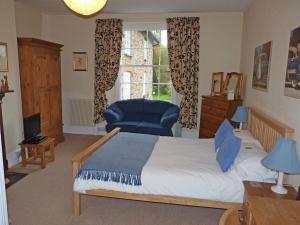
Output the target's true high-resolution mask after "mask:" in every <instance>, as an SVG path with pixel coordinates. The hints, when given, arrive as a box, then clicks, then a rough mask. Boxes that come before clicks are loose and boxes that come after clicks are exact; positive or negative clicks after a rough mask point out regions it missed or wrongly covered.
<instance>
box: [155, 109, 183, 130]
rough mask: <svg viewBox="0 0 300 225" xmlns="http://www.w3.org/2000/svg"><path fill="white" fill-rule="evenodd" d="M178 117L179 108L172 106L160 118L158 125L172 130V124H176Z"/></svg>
mask: <svg viewBox="0 0 300 225" xmlns="http://www.w3.org/2000/svg"><path fill="white" fill-rule="evenodd" d="M178 117H179V108H178V107H177V106H173V107H171V108H169V109H168V110H167V111H166V112H165V113H164V114H163V115H162V117H161V119H160V125H161V126H162V127H166V128H172V126H173V125H174V123H176V122H177V120H178Z"/></svg>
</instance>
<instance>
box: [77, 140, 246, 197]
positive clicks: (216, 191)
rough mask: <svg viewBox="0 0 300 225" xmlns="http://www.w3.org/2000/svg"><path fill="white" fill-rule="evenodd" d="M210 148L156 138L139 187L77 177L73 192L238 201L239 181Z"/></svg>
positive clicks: (200, 142) (211, 143)
mask: <svg viewBox="0 0 300 225" xmlns="http://www.w3.org/2000/svg"><path fill="white" fill-rule="evenodd" d="M213 149H214V139H186V138H174V137H160V138H159V140H158V142H157V143H156V145H155V147H154V150H153V153H152V155H151V156H150V158H149V160H148V162H147V163H146V165H145V166H144V168H143V171H142V178H141V179H142V185H141V186H131V185H125V184H120V183H115V182H103V181H98V180H88V181H87V180H82V179H80V178H77V179H75V181H74V191H77V192H81V193H84V192H85V191H86V190H92V189H107V190H114V191H121V192H129V193H140V194H155V195H169V196H180V197H191V198H199V199H207V200H216V201H223V202H242V201H243V194H244V189H243V184H242V179H241V178H240V177H239V175H238V174H237V172H236V171H235V170H234V169H233V170H229V171H228V172H226V173H223V172H222V171H221V169H220V167H219V165H218V163H217V161H216V153H215V152H214V150H213Z"/></svg>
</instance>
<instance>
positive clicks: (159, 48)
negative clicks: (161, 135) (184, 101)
mask: <svg viewBox="0 0 300 225" xmlns="http://www.w3.org/2000/svg"><path fill="white" fill-rule="evenodd" d="M128 37H130V47H128V46H129V45H128V40H123V42H122V44H123V46H122V52H121V63H120V71H119V78H118V83H119V88H118V89H119V92H120V99H130V98H147V99H157V100H165V101H171V78H170V69H169V55H168V48H167V31H166V30H146V31H136V30H131V31H124V34H123V39H126V38H128ZM128 52H130V55H129V54H128ZM128 74H129V75H128ZM128 76H129V77H130V78H128Z"/></svg>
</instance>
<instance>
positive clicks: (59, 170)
mask: <svg viewBox="0 0 300 225" xmlns="http://www.w3.org/2000/svg"><path fill="white" fill-rule="evenodd" d="M65 139H66V140H65V142H64V143H62V144H60V145H58V146H57V148H56V156H57V157H56V161H55V162H52V163H50V164H48V165H47V167H46V169H43V170H41V169H40V168H39V167H36V166H33V167H35V168H33V167H31V168H26V169H27V170H30V172H31V173H30V174H29V175H28V176H26V177H25V178H23V179H22V180H21V181H19V182H18V183H16V184H14V185H13V186H12V187H10V188H9V189H8V190H7V194H8V209H9V216H10V218H11V220H12V224H13V225H148V224H149V225H158V224H165V225H216V224H218V221H219V218H220V216H221V214H222V213H223V210H217V209H207V208H198V207H187V206H176V205H165V204H155V203H145V202H135V201H128V200H117V199H109V198H99V197H88V196H84V197H83V198H82V214H81V216H80V217H75V216H74V215H73V202H72V200H73V199H72V167H71V161H70V159H71V157H72V156H73V155H74V154H76V153H78V152H80V151H81V150H82V149H83V148H84V147H86V146H88V145H90V144H91V143H93V142H94V141H95V140H96V139H97V137H95V136H87V135H70V134H66V135H65ZM16 170H18V169H16ZM19 170H23V169H22V168H19Z"/></svg>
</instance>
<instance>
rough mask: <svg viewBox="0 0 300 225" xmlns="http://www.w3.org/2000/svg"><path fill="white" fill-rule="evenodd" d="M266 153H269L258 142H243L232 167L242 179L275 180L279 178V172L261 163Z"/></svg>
mask: <svg viewBox="0 0 300 225" xmlns="http://www.w3.org/2000/svg"><path fill="white" fill-rule="evenodd" d="M266 155H267V153H266V152H265V151H264V150H263V149H262V148H261V147H260V146H258V145H257V144H256V143H242V144H241V149H240V152H239V154H238V156H237V157H236V159H235V162H234V165H233V167H232V169H233V170H235V171H236V172H237V174H238V175H239V177H240V178H241V179H242V180H250V181H270V180H271V181H274V180H275V179H276V178H277V172H276V171H272V170H270V169H267V168H266V167H264V166H263V165H262V164H261V160H262V159H263V158H264V157H265V156H266Z"/></svg>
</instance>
